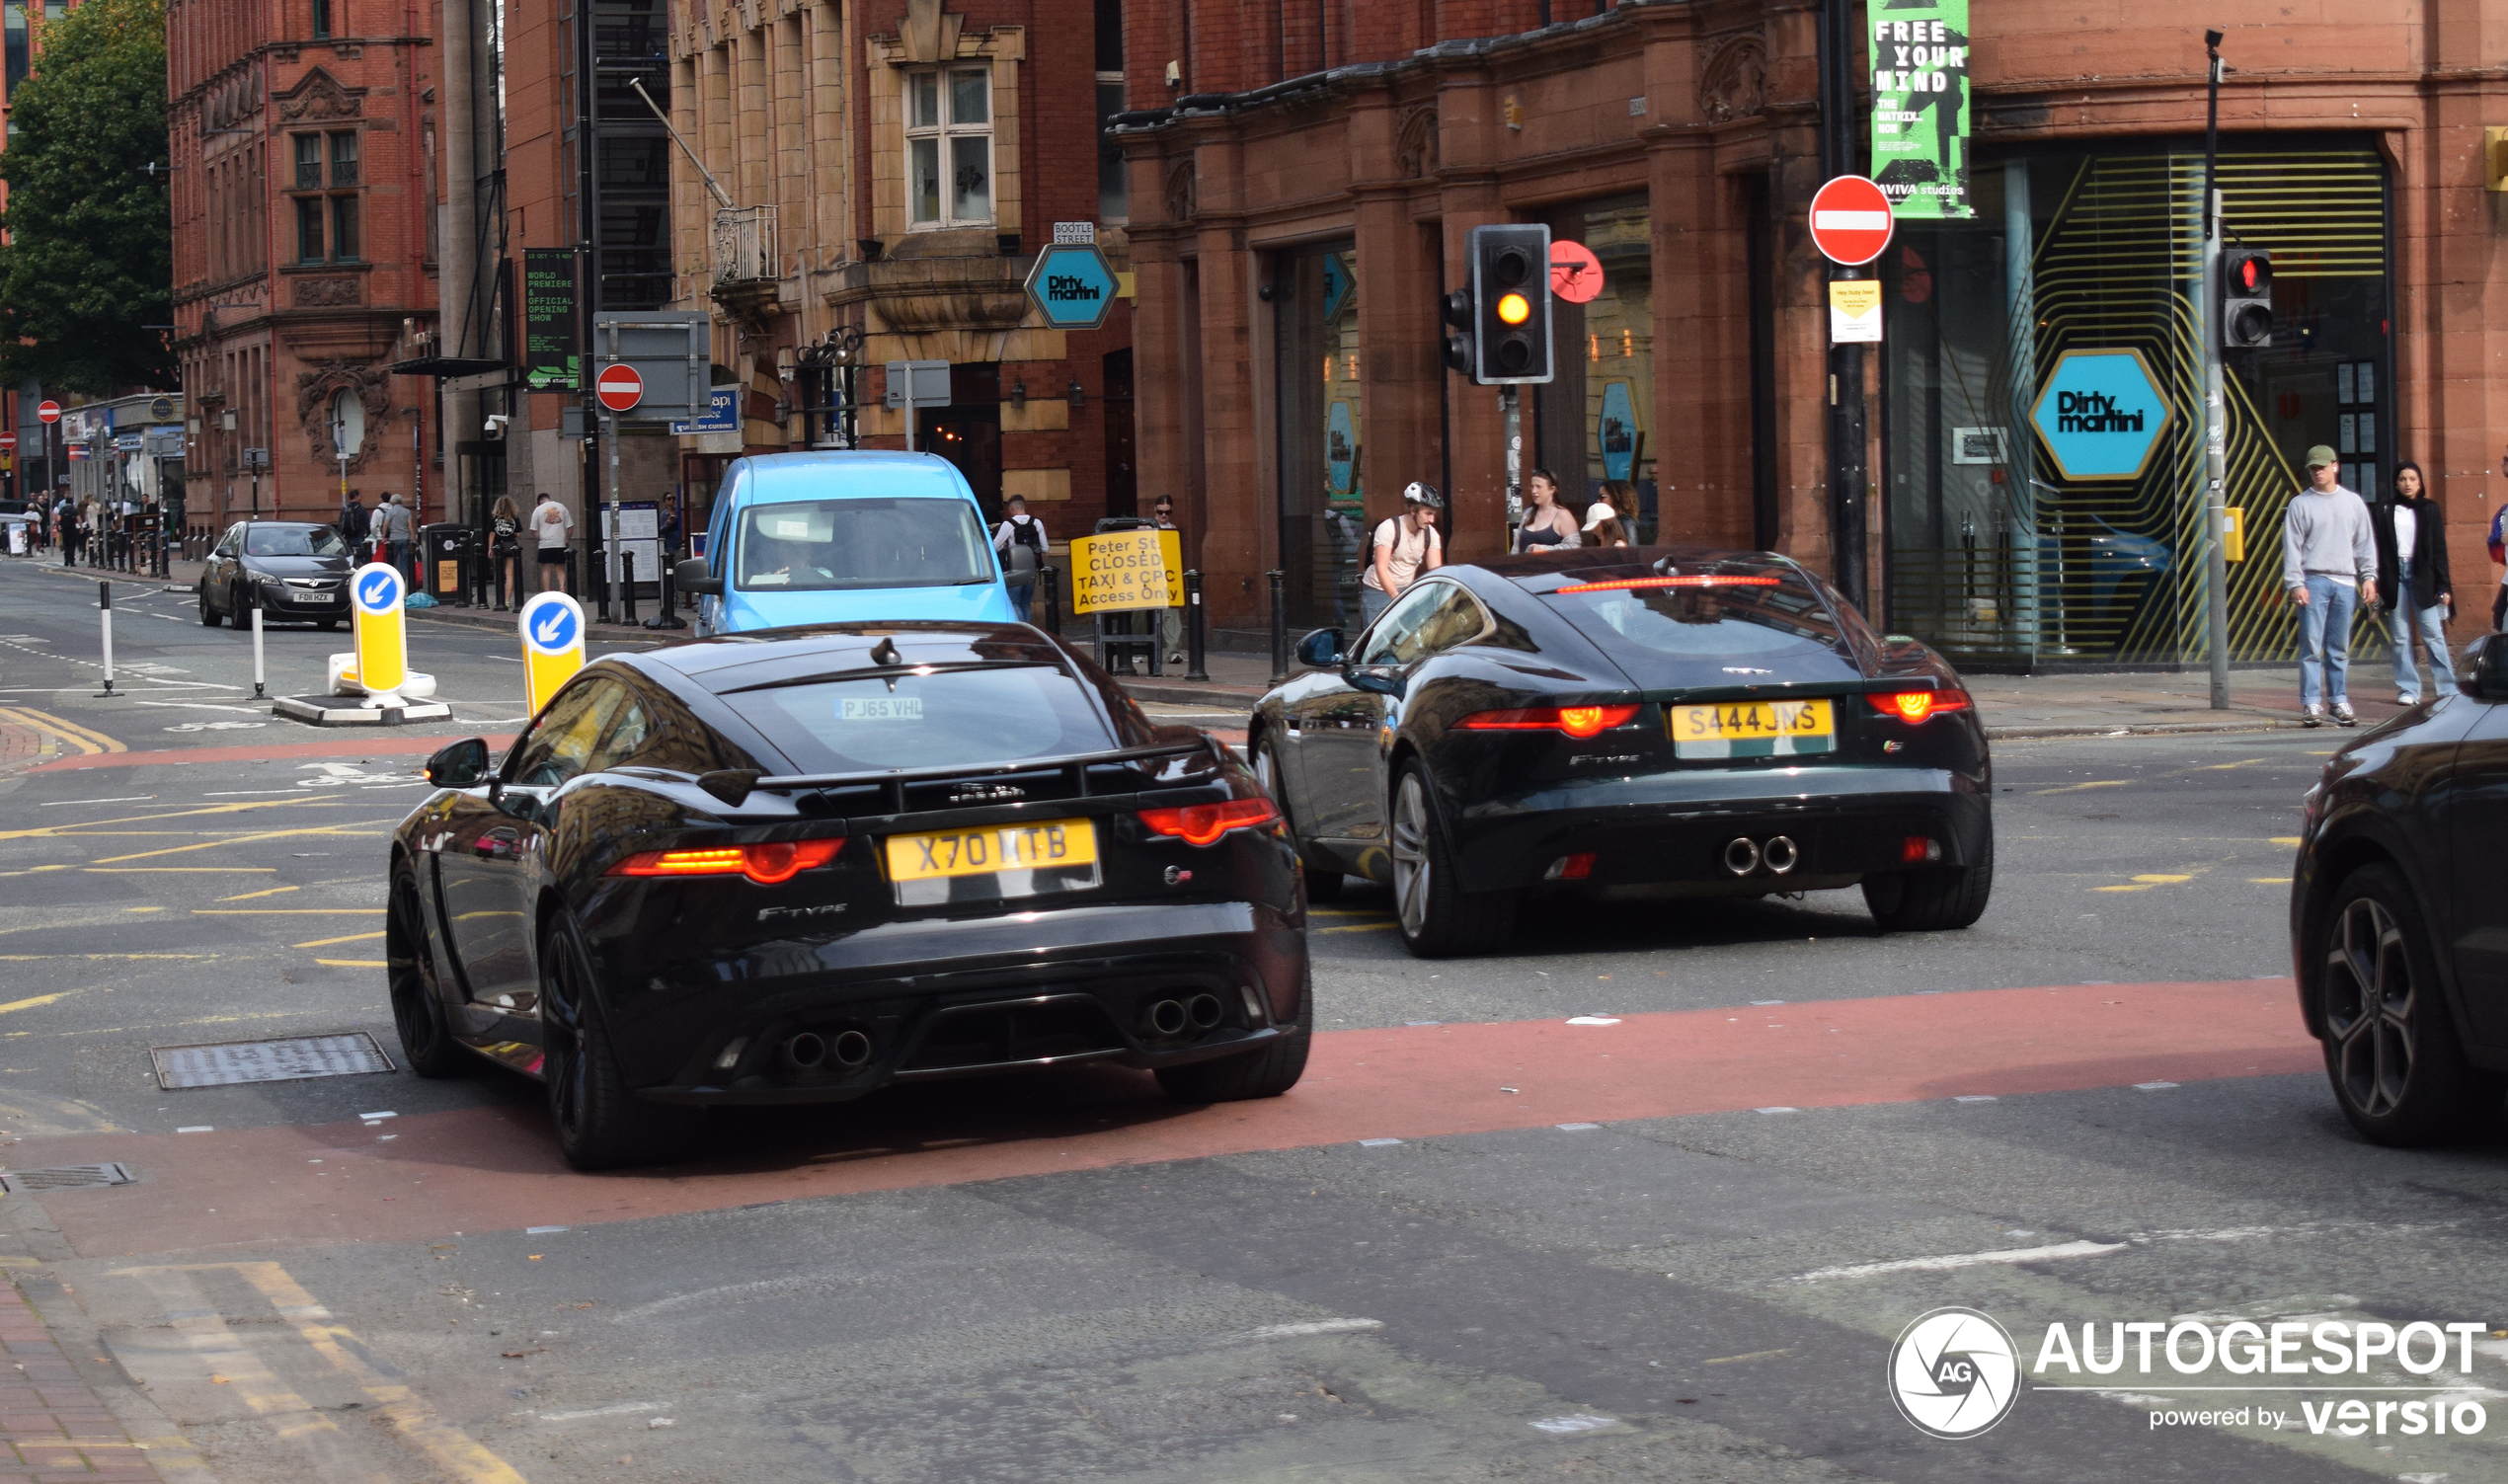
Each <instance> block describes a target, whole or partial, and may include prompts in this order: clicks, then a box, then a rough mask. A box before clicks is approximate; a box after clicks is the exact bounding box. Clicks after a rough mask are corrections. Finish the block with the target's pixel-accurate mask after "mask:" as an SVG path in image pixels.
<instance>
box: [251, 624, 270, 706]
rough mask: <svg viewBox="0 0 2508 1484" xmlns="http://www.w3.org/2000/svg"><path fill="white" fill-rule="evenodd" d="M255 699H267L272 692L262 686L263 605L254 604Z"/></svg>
mask: <svg viewBox="0 0 2508 1484" xmlns="http://www.w3.org/2000/svg"><path fill="white" fill-rule="evenodd" d="M253 699H254V700H256V701H266V700H268V699H270V692H269V691H267V690H265V689H263V688H262V605H261V604H260V603H255V604H253Z"/></svg>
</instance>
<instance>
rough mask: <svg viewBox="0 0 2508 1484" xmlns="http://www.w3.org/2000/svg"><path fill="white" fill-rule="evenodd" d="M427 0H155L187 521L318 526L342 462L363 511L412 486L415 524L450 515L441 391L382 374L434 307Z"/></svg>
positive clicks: (332, 502) (331, 508)
mask: <svg viewBox="0 0 2508 1484" xmlns="http://www.w3.org/2000/svg"><path fill="white" fill-rule="evenodd" d="M435 12H436V7H435V6H434V4H432V3H431V0H403V3H387V0H171V3H170V4H169V5H168V7H167V16H166V27H167V35H166V40H167V68H168V73H169V76H168V79H167V93H168V97H169V100H170V117H169V120H168V124H169V143H168V149H169V152H170V158H171V161H172V163H173V166H174V186H173V200H174V276H175V284H174V318H175V325H176V334H175V350H176V353H177V354H178V355H179V356H180V358H181V360H182V365H183V385H184V390H185V392H186V394H187V396H188V398H189V407H188V414H189V418H190V420H191V421H190V431H191V434H192V437H191V444H190V448H189V450H188V454H187V473H188V478H187V491H186V499H187V506H188V509H187V514H188V517H189V519H190V521H191V523H192V524H193V525H195V526H196V527H201V526H206V527H209V528H212V529H214V528H215V527H216V526H219V525H222V524H224V523H225V522H226V521H227V520H229V519H232V518H235V517H237V516H240V515H242V514H245V513H247V512H249V511H250V510H252V509H254V508H259V510H260V511H261V512H262V513H263V514H265V515H269V514H279V515H284V516H287V517H290V518H298V519H323V520H328V519H330V518H332V516H333V515H334V514H335V513H336V512H337V510H338V509H339V507H340V492H341V487H342V483H343V480H344V477H345V481H346V483H347V485H348V486H350V487H351V488H354V489H357V490H359V491H361V492H362V493H363V495H364V497H365V500H366V503H367V504H368V505H371V504H373V503H374V501H375V500H376V499H377V498H379V497H380V496H381V495H382V494H383V493H384V492H386V491H392V492H397V493H398V494H400V495H401V497H402V498H403V500H404V501H408V500H410V499H411V497H412V496H414V495H415V496H417V497H418V500H419V505H418V508H419V510H420V512H421V518H422V519H423V520H437V519H441V518H444V515H445V504H444V495H443V491H444V486H443V481H442V479H441V477H440V474H439V472H438V459H437V444H436V438H435V433H434V427H433V398H432V394H433V387H432V385H431V383H429V382H426V381H423V380H419V379H414V378H410V377H401V376H394V375H391V374H390V373H389V372H388V371H387V369H386V368H387V366H388V365H389V364H390V363H391V362H392V361H393V360H394V359H396V358H397V351H398V350H399V348H400V346H401V342H402V340H403V337H404V327H405V323H408V322H415V326H416V328H417V329H418V330H419V331H421V332H423V331H424V330H425V329H426V328H428V327H429V326H431V323H432V321H433V317H434V311H435V272H434V264H435V256H436V247H437V243H436V219H435V213H434V212H433V210H432V209H431V205H432V202H433V200H434V196H435V191H434V186H433V172H434V168H435V156H434V139H435V130H434V116H433V110H432V107H431V105H432V102H433V91H434V86H435V78H434V56H435V47H434V30H435ZM343 445H346V449H345V451H347V452H348V453H349V457H348V459H347V461H346V466H345V470H344V467H343V462H342V459H341V457H340V455H341V453H342V452H343V451H344V446H343ZM263 452H266V455H267V465H266V467H264V466H263V464H262V456H263ZM257 469H259V470H260V471H261V472H259V473H258V477H257V473H256V471H257Z"/></svg>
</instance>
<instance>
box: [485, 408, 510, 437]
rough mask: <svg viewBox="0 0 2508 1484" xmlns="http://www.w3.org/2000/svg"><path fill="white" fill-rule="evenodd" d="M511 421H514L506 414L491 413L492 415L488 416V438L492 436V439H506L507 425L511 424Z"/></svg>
mask: <svg viewBox="0 0 2508 1484" xmlns="http://www.w3.org/2000/svg"><path fill="white" fill-rule="evenodd" d="M511 421H512V419H511V418H509V417H508V416H507V415H506V414H504V413H490V414H488V427H487V433H488V436H490V437H492V438H501V437H504V436H505V435H506V424H508V423H509V422H511Z"/></svg>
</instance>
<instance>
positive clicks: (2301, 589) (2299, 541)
mask: <svg viewBox="0 0 2508 1484" xmlns="http://www.w3.org/2000/svg"><path fill="white" fill-rule="evenodd" d="M2282 587H2283V590H2285V591H2287V592H2289V593H2290V597H2291V601H2292V602H2293V603H2296V604H2298V606H2299V702H2300V706H2301V707H2302V708H2303V711H2304V715H2303V716H2302V717H2301V720H2302V721H2303V722H2304V723H2305V724H2306V725H2308V726H2311V727H2321V726H2323V725H2324V724H2325V702H2326V700H2327V699H2328V698H2329V695H2330V699H2331V700H2332V702H2333V715H2334V720H2335V721H2336V722H2338V723H2340V724H2341V725H2343V726H2345V727H2357V726H2359V725H2360V716H2359V714H2358V713H2357V712H2355V711H2353V710H2352V709H2351V694H2350V691H2349V690H2348V688H2347V680H2348V675H2349V671H2350V668H2351V616H2352V614H2354V613H2355V612H2357V611H2359V608H2360V605H2361V604H2363V603H2372V604H2374V603H2375V602H2377V600H2378V541H2377V535H2376V532H2375V530H2374V528H2373V527H2372V526H2371V525H2370V522H2369V507H2368V506H2367V505H2365V504H2363V503H2362V501H2361V499H2360V497H2359V496H2357V495H2355V494H2353V493H2352V492H2351V491H2349V490H2346V489H2344V488H2343V487H2342V468H2341V465H2340V464H2339V463H2338V462H2337V461H2336V459H2335V457H2334V451H2333V449H2331V448H2328V447H2326V446H2325V445H2324V444H2322V443H2319V444H2317V445H2316V446H2315V447H2313V448H2311V449H2309V450H2308V488H2307V489H2304V490H2302V491H2300V492H2299V494H2298V495H2296V496H2294V497H2292V500H2291V508H2290V513H2289V514H2288V515H2285V516H2284V517H2282Z"/></svg>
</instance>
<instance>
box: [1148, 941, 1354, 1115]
mask: <svg viewBox="0 0 2508 1484" xmlns="http://www.w3.org/2000/svg"><path fill="white" fill-rule="evenodd" d="M1297 996H1298V997H1297V1020H1296V1027H1297V1030H1298V1031H1299V1032H1300V1034H1298V1035H1296V1036H1293V1037H1291V1038H1290V1039H1288V1040H1286V1041H1275V1042H1273V1043H1272V1044H1271V1045H1269V1046H1266V1047H1263V1048H1261V1049H1259V1050H1256V1051H1251V1052H1246V1053H1243V1054H1239V1055H1234V1056H1221V1057H1219V1058H1217V1059H1216V1060H1212V1061H1196V1062H1194V1063H1193V1064H1192V1065H1190V1066H1166V1067H1160V1068H1159V1069H1158V1090H1159V1091H1160V1092H1163V1093H1165V1094H1166V1095H1167V1096H1168V1097H1170V1098H1172V1099H1174V1100H1175V1101H1176V1102H1179V1103H1239V1102H1243V1101H1245V1100H1246V1099H1248V1098H1276V1097H1279V1096H1280V1095H1281V1094H1282V1093H1284V1092H1287V1091H1289V1090H1290V1089H1291V1088H1293V1087H1294V1086H1296V1085H1297V1079H1298V1078H1299V1077H1302V1076H1304V1075H1305V1074H1306V1051H1307V1048H1308V1047H1309V1046H1311V1045H1312V1044H1313V1042H1314V1039H1315V976H1314V975H1313V974H1311V973H1309V974H1308V975H1307V976H1306V978H1305V980H1304V982H1302V983H1300V984H1299V985H1298V989H1297Z"/></svg>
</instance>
